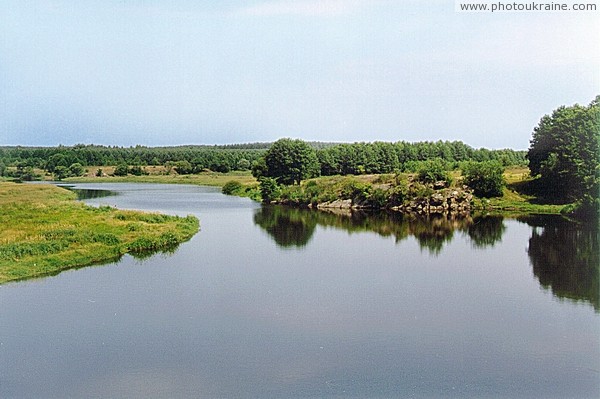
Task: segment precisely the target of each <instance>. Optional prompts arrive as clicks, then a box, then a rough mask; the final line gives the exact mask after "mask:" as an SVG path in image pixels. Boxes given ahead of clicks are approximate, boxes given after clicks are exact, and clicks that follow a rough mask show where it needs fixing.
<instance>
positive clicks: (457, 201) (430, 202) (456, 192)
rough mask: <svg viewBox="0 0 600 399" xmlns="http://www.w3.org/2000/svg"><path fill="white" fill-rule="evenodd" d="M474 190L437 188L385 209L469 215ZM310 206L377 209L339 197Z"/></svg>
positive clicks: (411, 212) (418, 212)
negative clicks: (423, 195)
mask: <svg viewBox="0 0 600 399" xmlns="http://www.w3.org/2000/svg"><path fill="white" fill-rule="evenodd" d="M472 201H473V192H472V190H470V189H469V188H468V187H467V186H463V187H462V188H458V187H451V188H437V189H436V190H435V191H434V192H433V193H432V194H431V195H429V196H427V197H422V198H413V199H411V200H409V201H406V202H405V203H403V204H401V205H396V206H391V207H387V208H384V209H387V210H390V211H394V212H401V213H406V214H418V215H428V214H438V215H468V214H470V213H471V210H472V208H473V207H472ZM309 207H310V208H316V209H321V210H331V209H344V210H360V209H375V208H373V206H372V205H370V204H365V203H361V202H360V201H354V200H352V199H337V200H334V201H329V202H322V203H318V204H317V205H309Z"/></svg>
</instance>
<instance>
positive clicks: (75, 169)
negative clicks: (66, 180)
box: [69, 162, 85, 176]
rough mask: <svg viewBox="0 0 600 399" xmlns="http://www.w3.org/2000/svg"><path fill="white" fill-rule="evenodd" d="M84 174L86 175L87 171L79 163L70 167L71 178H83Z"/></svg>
mask: <svg viewBox="0 0 600 399" xmlns="http://www.w3.org/2000/svg"><path fill="white" fill-rule="evenodd" d="M84 173H85V169H84V168H83V166H82V165H81V164H80V163H78V162H75V163H73V164H71V166H69V176H81V175H83V174H84Z"/></svg>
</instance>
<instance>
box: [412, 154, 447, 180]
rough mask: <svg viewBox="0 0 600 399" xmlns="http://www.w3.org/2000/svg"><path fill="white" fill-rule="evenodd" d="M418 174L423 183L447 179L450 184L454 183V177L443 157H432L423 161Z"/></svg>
mask: <svg viewBox="0 0 600 399" xmlns="http://www.w3.org/2000/svg"><path fill="white" fill-rule="evenodd" d="M418 176H419V177H418V178H419V181H421V182H423V183H434V182H436V181H440V180H443V181H446V182H448V184H450V183H452V178H451V177H450V175H449V174H448V171H447V170H446V167H445V165H444V163H443V162H442V160H441V159H432V160H428V161H424V162H423V163H421V166H420V168H419V170H418Z"/></svg>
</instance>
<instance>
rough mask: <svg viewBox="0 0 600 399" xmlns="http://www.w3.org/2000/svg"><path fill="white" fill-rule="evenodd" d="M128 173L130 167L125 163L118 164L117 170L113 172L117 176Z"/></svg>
mask: <svg viewBox="0 0 600 399" xmlns="http://www.w3.org/2000/svg"><path fill="white" fill-rule="evenodd" d="M128 173H129V167H128V166H127V164H125V163H120V164H118V165H117V167H116V168H115V171H114V172H113V174H114V175H115V176H127V174H128Z"/></svg>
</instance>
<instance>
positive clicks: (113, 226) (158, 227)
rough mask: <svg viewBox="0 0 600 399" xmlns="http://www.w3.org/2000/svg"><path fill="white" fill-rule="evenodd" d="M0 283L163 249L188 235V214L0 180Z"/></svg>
mask: <svg viewBox="0 0 600 399" xmlns="http://www.w3.org/2000/svg"><path fill="white" fill-rule="evenodd" d="M0 226H1V227H0V283H4V282H7V281H11V280H21V279H26V278H32V277H37V276H44V275H51V274H55V273H58V272H60V271H61V270H65V269H69V268H74V267H79V266H86V265H90V264H94V263H99V262H105V261H110V260H114V259H117V258H119V257H120V256H121V255H123V254H124V253H134V254H135V253H144V252H146V251H155V250H168V249H172V248H174V247H176V246H177V245H178V244H179V243H181V242H183V241H186V240H188V239H189V238H191V237H192V236H193V235H194V234H195V233H196V232H197V231H198V226H199V222H198V219H197V218H195V217H193V216H188V217H185V218H183V217H177V216H168V215H161V214H156V213H144V212H137V211H123V210H118V209H115V208H111V207H100V208H94V207H90V206H87V205H85V204H83V203H80V202H77V201H75V195H74V194H73V193H71V192H70V191H68V190H65V189H62V188H59V187H55V186H51V185H37V184H36V185H28V184H15V183H0Z"/></svg>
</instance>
